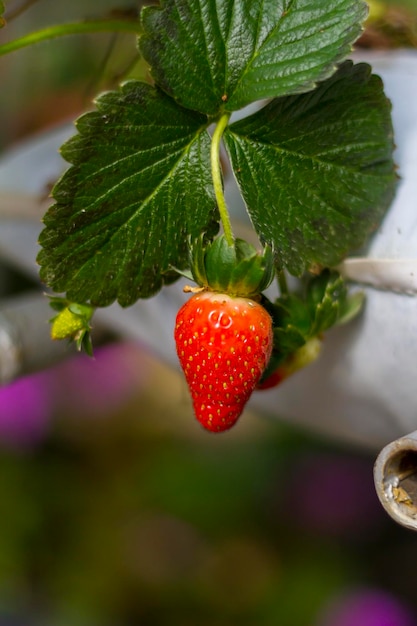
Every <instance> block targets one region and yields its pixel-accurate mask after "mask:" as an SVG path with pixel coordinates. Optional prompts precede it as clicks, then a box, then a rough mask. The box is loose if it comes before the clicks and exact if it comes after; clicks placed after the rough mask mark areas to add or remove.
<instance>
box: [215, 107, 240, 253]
mask: <svg viewBox="0 0 417 626" xmlns="http://www.w3.org/2000/svg"><path fill="white" fill-rule="evenodd" d="M229 118H230V113H223V115H222V116H221V117H220V119H219V121H218V122H217V125H216V128H215V129H214V133H213V137H212V139H211V175H212V178H213V186H214V194H215V196H216V202H217V206H218V208H219V213H220V219H221V222H222V226H223V231H224V236H225V239H226V241H227V243H228V244H229V246H233V244H234V241H235V238H234V236H233V231H232V225H231V223H230V217H229V212H228V210H227V204H226V200H225V197H224V194H223V180H222V169H221V164H220V143H221V139H222V136H223V133H224V131H225V128H226V126H227V124H228V122H229Z"/></svg>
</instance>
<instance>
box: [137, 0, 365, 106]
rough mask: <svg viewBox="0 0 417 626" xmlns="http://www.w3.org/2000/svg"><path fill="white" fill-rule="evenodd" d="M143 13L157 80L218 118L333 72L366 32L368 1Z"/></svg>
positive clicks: (238, 1)
mask: <svg viewBox="0 0 417 626" xmlns="http://www.w3.org/2000/svg"><path fill="white" fill-rule="evenodd" d="M161 5H162V7H161V8H159V7H146V8H145V9H144V10H143V12H142V26H143V29H144V34H143V35H142V36H141V38H140V40H139V47H140V50H141V53H142V54H143V56H144V58H145V59H146V61H147V62H148V63H149V64H150V66H151V74H152V77H153V78H154V80H155V82H156V83H157V84H158V85H159V86H160V87H161V88H162V89H163V90H164V91H165V92H166V93H168V94H170V95H171V96H172V97H173V98H175V99H176V100H177V101H178V102H179V103H181V104H182V105H183V106H185V107H187V108H190V109H193V110H196V111H202V112H204V113H207V114H209V115H215V114H217V113H218V112H219V111H221V110H226V111H235V110H238V109H241V108H242V107H244V106H245V105H247V104H249V103H251V102H254V101H257V100H260V99H263V98H272V97H278V96H282V95H289V94H295V93H302V92H306V91H309V90H311V89H313V88H314V87H315V83H316V82H317V81H320V80H323V79H325V78H327V77H328V76H330V75H331V74H333V72H334V71H335V70H336V65H335V64H336V63H337V62H340V61H341V60H343V59H344V58H346V56H347V55H348V54H349V53H350V51H351V48H352V44H353V42H354V41H355V40H356V39H357V38H358V37H359V35H360V34H361V32H362V23H363V22H364V20H365V18H366V16H367V6H366V4H365V2H363V1H362V0H327V1H326V2H324V1H323V0H233V1H232V0H165V1H162V2H161Z"/></svg>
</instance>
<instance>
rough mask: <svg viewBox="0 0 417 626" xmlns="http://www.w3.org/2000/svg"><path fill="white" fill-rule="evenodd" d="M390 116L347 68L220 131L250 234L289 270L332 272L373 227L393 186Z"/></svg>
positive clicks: (366, 76) (361, 77)
mask: <svg viewBox="0 0 417 626" xmlns="http://www.w3.org/2000/svg"><path fill="white" fill-rule="evenodd" d="M390 109H391V107H390V103H389V101H388V100H387V98H386V97H385V95H384V93H383V86H382V82H381V80H380V79H379V77H377V76H375V75H372V74H371V70H370V68H369V66H368V65H366V64H359V65H353V64H352V63H351V62H349V61H348V62H346V63H344V64H343V65H342V66H341V67H340V69H339V70H338V72H337V73H336V74H334V75H333V76H332V77H331V78H329V79H328V80H326V81H325V82H324V83H322V84H321V85H320V86H319V87H318V88H317V89H316V90H315V91H313V92H310V93H309V94H304V95H301V96H290V97H285V98H279V99H276V100H273V101H272V102H271V103H270V104H269V105H267V106H266V107H265V108H264V109H262V110H261V111H259V112H258V113H256V114H255V115H252V116H250V117H249V118H246V119H245V120H242V121H240V122H236V123H234V124H232V125H231V126H230V127H229V128H228V129H227V130H226V132H225V135H224V139H225V142H226V146H227V149H228V153H229V155H230V159H231V161H232V164H233V168H234V171H235V173H236V177H237V180H238V183H239V186H240V188H241V191H242V195H243V197H244V199H245V202H246V204H247V209H248V212H249V214H250V216H251V219H252V222H253V224H254V227H255V229H256V231H257V233H258V235H259V237H260V238H261V240H262V241H263V242H264V243H265V242H266V243H269V244H270V245H271V246H272V247H273V248H274V249H275V252H276V255H277V262H278V264H280V265H281V266H282V267H286V268H287V269H288V270H289V272H290V273H292V274H294V275H301V274H302V273H303V272H304V271H305V270H308V269H309V268H310V267H311V266H312V265H318V266H319V267H320V266H332V265H336V264H337V263H338V262H339V261H340V260H341V259H342V258H343V257H344V256H345V255H346V254H347V252H348V251H349V250H352V249H356V248H358V247H359V246H360V245H362V243H363V242H364V241H365V239H366V238H367V236H368V235H369V234H370V233H371V232H373V231H374V230H375V229H376V228H377V226H378V225H379V223H380V221H381V219H382V217H383V216H384V214H385V211H386V210H387V208H388V207H389V205H390V203H391V201H392V198H393V196H394V192H395V188H396V183H397V176H396V173H395V167H394V163H393V159H392V152H393V131H392V124H391V117H390Z"/></svg>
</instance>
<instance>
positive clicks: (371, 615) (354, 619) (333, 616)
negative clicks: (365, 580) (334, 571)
mask: <svg viewBox="0 0 417 626" xmlns="http://www.w3.org/2000/svg"><path fill="white" fill-rule="evenodd" d="M317 626H417V621H416V617H415V615H413V614H412V612H411V610H410V609H409V608H408V607H407V606H405V605H404V604H403V603H402V602H401V600H399V599H398V598H397V597H395V596H394V595H392V594H390V593H388V592H386V591H382V590H380V589H362V590H357V591H353V592H351V593H349V594H346V595H345V596H342V597H340V598H339V599H337V600H336V601H335V602H333V603H332V605H331V606H330V607H328V608H327V610H326V611H325V614H324V615H323V616H322V617H321V618H320V619H319V621H318V622H317Z"/></svg>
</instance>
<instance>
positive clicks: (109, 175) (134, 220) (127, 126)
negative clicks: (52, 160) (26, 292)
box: [38, 81, 218, 306]
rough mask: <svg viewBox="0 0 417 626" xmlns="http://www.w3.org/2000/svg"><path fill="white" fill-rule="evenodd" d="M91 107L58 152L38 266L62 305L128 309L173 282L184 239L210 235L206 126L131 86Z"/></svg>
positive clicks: (213, 217) (214, 221)
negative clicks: (64, 165)
mask: <svg viewBox="0 0 417 626" xmlns="http://www.w3.org/2000/svg"><path fill="white" fill-rule="evenodd" d="M96 104H97V111H94V112H90V113H87V114H85V115H83V116H82V117H81V118H80V119H79V120H78V122H77V129H78V135H76V136H75V137H73V138H72V139H70V141H69V142H68V143H67V144H65V145H64V147H63V150H62V153H63V156H64V158H65V159H66V160H67V161H69V162H70V163H72V164H73V165H72V167H70V168H69V170H68V171H67V172H66V173H65V174H64V176H63V177H62V179H61V180H60V181H58V183H57V185H56V186H55V189H54V192H53V195H54V198H55V200H56V204H55V205H54V206H53V207H51V208H50V209H49V211H48V212H47V214H46V216H45V218H44V223H45V228H44V230H43V231H42V233H41V238H40V243H41V245H42V250H41V252H40V254H39V257H38V261H39V263H40V264H41V278H42V279H43V280H44V281H45V282H46V283H47V284H48V285H49V286H51V287H52V288H53V289H54V290H55V291H56V292H67V297H68V298H69V299H70V300H73V301H75V302H90V303H91V304H93V305H95V306H106V305H108V304H110V303H111V302H113V301H114V300H116V299H117V300H118V301H119V303H120V304H121V305H122V306H128V305H130V304H133V303H134V302H135V301H136V300H137V299H138V298H146V297H149V296H151V295H153V294H154V293H156V292H157V291H158V290H159V289H160V288H161V287H162V285H163V284H164V283H168V282H172V280H174V278H175V277H177V274H174V273H173V272H172V271H171V266H175V267H178V268H182V267H185V266H186V265H187V263H188V253H187V241H188V239H189V238H190V237H191V238H193V239H195V238H196V237H197V236H199V235H200V233H201V232H206V233H207V235H208V236H212V235H213V234H214V233H215V232H217V229H218V215H217V208H216V203H215V200H214V193H213V188H212V180H211V172H210V137H209V135H208V134H207V125H208V122H207V118H206V117H205V116H204V115H200V114H198V113H194V112H191V111H188V110H186V109H183V108H181V107H179V106H178V105H177V104H176V103H175V102H174V101H173V100H172V99H170V98H168V97H167V96H166V95H164V94H163V93H162V92H161V91H159V90H158V89H154V88H153V87H151V86H150V85H147V84H145V83H141V82H137V81H131V82H128V83H126V84H125V85H124V86H123V87H122V88H121V89H120V90H119V91H114V92H108V93H105V94H104V95H102V96H101V97H100V98H98V100H97V102H96Z"/></svg>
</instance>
